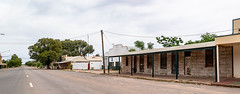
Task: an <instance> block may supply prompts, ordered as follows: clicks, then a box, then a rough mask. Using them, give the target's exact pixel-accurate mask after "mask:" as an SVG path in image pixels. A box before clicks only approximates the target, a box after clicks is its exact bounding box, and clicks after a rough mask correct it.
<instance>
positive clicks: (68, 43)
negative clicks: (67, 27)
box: [61, 39, 94, 56]
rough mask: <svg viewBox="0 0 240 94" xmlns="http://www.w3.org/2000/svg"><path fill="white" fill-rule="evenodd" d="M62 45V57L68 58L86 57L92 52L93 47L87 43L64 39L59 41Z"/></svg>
mask: <svg viewBox="0 0 240 94" xmlns="http://www.w3.org/2000/svg"><path fill="white" fill-rule="evenodd" d="M61 43H62V47H63V48H62V50H61V51H62V52H61V54H62V55H69V56H79V55H82V56H86V55H87V54H92V53H93V52H94V49H93V46H92V45H89V44H88V43H87V42H85V41H83V40H74V41H72V40H70V39H66V40H64V41H61Z"/></svg>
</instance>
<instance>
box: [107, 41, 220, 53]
mask: <svg viewBox="0 0 240 94" xmlns="http://www.w3.org/2000/svg"><path fill="white" fill-rule="evenodd" d="M215 46H216V45H215V41H213V42H205V43H197V44H189V45H182V46H175V47H167V48H156V49H150V50H141V51H135V52H127V53H121V54H115V55H108V56H109V57H114V56H128V55H141V54H150V53H161V52H173V51H182V50H192V49H200V48H208V47H215Z"/></svg>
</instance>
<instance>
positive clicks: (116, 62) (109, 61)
mask: <svg viewBox="0 0 240 94" xmlns="http://www.w3.org/2000/svg"><path fill="white" fill-rule="evenodd" d="M130 49H135V50H137V51H139V50H140V49H139V48H136V47H131V46H123V45H122V44H116V45H113V47H112V48H111V49H109V51H108V52H106V53H105V57H106V58H105V62H106V63H105V65H106V66H105V67H106V69H107V68H108V67H110V69H111V68H113V67H115V69H117V68H119V66H120V63H121V57H108V56H111V55H114V54H120V53H126V52H128V50H130ZM108 65H109V66H108Z"/></svg>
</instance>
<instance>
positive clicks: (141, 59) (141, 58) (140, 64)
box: [139, 55, 144, 72]
mask: <svg viewBox="0 0 240 94" xmlns="http://www.w3.org/2000/svg"><path fill="white" fill-rule="evenodd" d="M139 66H140V72H144V55H141V56H140V63H139Z"/></svg>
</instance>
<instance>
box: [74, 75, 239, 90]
mask: <svg viewBox="0 0 240 94" xmlns="http://www.w3.org/2000/svg"><path fill="white" fill-rule="evenodd" d="M78 72H81V73H90V74H98V73H91V72H83V71H78ZM98 75H108V76H118V77H126V78H133V79H143V80H150V81H162V82H174V83H182V84H196V85H208V86H222V87H232V88H240V86H236V85H224V84H216V83H213V82H212V83H202V82H194V81H187V80H167V79H156V78H146V77H139V76H130V75H129V76H128V75H119V74H103V73H100V74H98Z"/></svg>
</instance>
